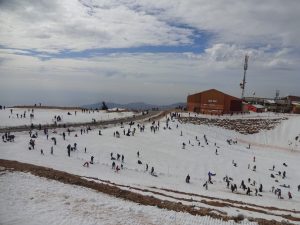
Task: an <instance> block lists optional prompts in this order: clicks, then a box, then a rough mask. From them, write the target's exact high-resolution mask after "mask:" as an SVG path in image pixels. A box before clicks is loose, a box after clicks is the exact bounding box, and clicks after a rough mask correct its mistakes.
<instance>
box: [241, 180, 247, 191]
mask: <svg viewBox="0 0 300 225" xmlns="http://www.w3.org/2000/svg"><path fill="white" fill-rule="evenodd" d="M240 188H243V189H244V190H245V189H246V185H245V183H244V180H242V182H241V185H240Z"/></svg>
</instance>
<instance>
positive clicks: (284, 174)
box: [282, 171, 286, 179]
mask: <svg viewBox="0 0 300 225" xmlns="http://www.w3.org/2000/svg"><path fill="white" fill-rule="evenodd" d="M285 177H286V172H285V171H283V173H282V178H283V179H284V178H285Z"/></svg>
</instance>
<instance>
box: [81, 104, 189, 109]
mask: <svg viewBox="0 0 300 225" xmlns="http://www.w3.org/2000/svg"><path fill="white" fill-rule="evenodd" d="M105 103H106V105H107V107H108V108H109V109H111V108H122V109H132V110H145V109H153V108H158V109H174V108H176V107H178V106H182V107H185V106H186V103H183V102H178V103H174V104H171V105H152V104H147V103H144V102H133V103H128V104H118V103H113V102H105ZM81 107H83V108H87V109H96V108H98V109H99V108H101V107H102V102H98V103H95V104H90V105H83V106H81Z"/></svg>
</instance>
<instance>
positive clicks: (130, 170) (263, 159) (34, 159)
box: [0, 117, 300, 221]
mask: <svg viewBox="0 0 300 225" xmlns="http://www.w3.org/2000/svg"><path fill="white" fill-rule="evenodd" d="M165 122H166V120H165V118H164V119H162V120H161V121H160V128H159V130H157V131H156V132H155V133H154V132H151V130H150V126H151V124H148V123H145V131H144V132H140V130H139V128H138V127H137V124H135V125H134V126H132V127H131V128H130V126H129V125H126V126H125V127H124V128H121V127H120V126H117V127H111V128H107V129H104V130H102V136H100V135H99V134H98V129H97V130H93V131H91V132H89V133H88V134H87V133H83V134H82V135H81V134H80V128H78V129H77V130H76V131H75V132H72V133H71V134H70V136H68V135H67V136H66V140H63V137H62V135H61V134H62V132H63V131H65V130H57V132H55V133H52V131H49V132H50V133H49V139H48V140H47V138H46V136H45V135H44V134H43V133H42V132H40V133H39V137H38V138H37V139H36V149H35V150H28V142H29V140H30V137H29V134H28V132H22V133H15V135H16V138H15V142H14V143H10V142H7V143H3V142H1V144H0V158H2V159H11V160H18V161H21V162H27V163H32V164H36V165H42V166H46V167H52V168H55V169H58V170H62V171H67V172H69V173H73V174H78V175H81V176H88V177H94V178H99V179H102V180H109V181H111V182H114V183H116V184H122V185H129V186H131V187H138V188H141V189H149V190H150V189H151V188H155V190H156V191H158V192H162V190H159V188H167V189H171V190H173V191H182V192H186V193H192V195H190V196H188V195H185V198H189V199H190V198H191V196H192V197H193V199H198V200H199V201H201V200H203V199H205V198H204V197H199V196H198V197H197V195H204V196H211V197H215V198H220V200H219V201H221V202H224V203H226V204H227V203H228V201H227V200H226V199H231V200H236V201H243V202H247V203H249V204H255V205H256V206H252V207H254V208H256V209H260V210H262V209H263V210H265V211H266V212H271V214H266V213H265V214H264V213H259V212H252V211H243V210H241V208H239V207H238V206H236V207H233V206H231V207H216V208H217V209H218V210H221V211H222V212H225V213H228V214H229V215H237V214H239V213H240V212H242V213H243V214H244V215H246V216H250V217H251V216H255V217H262V218H268V219H276V220H278V221H281V220H282V219H283V217H282V215H289V214H290V215H292V216H295V217H297V212H295V213H294V212H293V210H299V209H300V192H298V191H297V185H299V184H300V183H299V181H300V172H299V158H300V155H299V152H297V151H287V150H282V149H272V148H269V147H265V146H255V145H253V146H251V148H250V149H247V146H248V144H246V143H243V142H239V141H238V142H237V144H232V145H229V144H228V143H227V141H226V140H227V139H233V140H236V139H237V138H239V137H240V136H239V135H238V134H237V133H236V132H235V131H228V130H225V129H223V128H219V127H212V126H206V125H192V124H180V123H179V122H178V121H177V120H173V121H170V122H169V127H170V129H169V128H167V129H164V127H166V125H165ZM284 123H286V125H284ZM292 124H294V125H292ZM155 125H157V122H156V123H155ZM177 125H178V127H177ZM289 126H292V127H293V128H292V129H293V132H294V130H297V127H300V117H290V119H289V120H287V121H283V124H282V126H278V127H277V128H276V129H278V130H276V129H275V130H273V131H270V132H269V133H267V132H266V134H265V135H266V136H267V138H270V139H271V138H272V135H273V133H277V132H278V133H281V134H283V135H286V132H285V131H284V130H281V129H287V127H289ZM133 128H135V129H136V133H135V135H134V136H126V135H123V129H125V130H126V131H127V130H128V129H131V131H132V130H133ZM117 130H118V131H119V132H120V133H121V137H120V138H116V137H114V135H113V133H114V132H115V131H117ZM181 132H182V136H181ZM76 134H77V135H76ZM204 134H205V135H206V137H207V139H208V145H206V144H205V141H204ZM293 135H294V134H293ZM196 136H197V138H198V140H199V141H200V146H199V145H198V141H197V140H196ZM51 137H56V139H57V145H53V141H52V140H51ZM247 137H248V138H249V140H250V138H251V137H252V135H247ZM253 138H254V139H255V137H254V135H253ZM183 142H185V143H186V147H185V149H182V143H183ZM74 143H77V148H78V150H76V151H75V152H71V157H68V155H67V148H66V147H67V145H68V144H71V145H72V146H73V144H74ZM51 146H53V148H54V154H53V155H51V154H50V148H51ZM85 148H87V152H86V153H85V152H84V149H85ZM41 149H43V151H44V155H42V154H41V153H40V150H41ZM216 149H217V150H218V154H217V155H216ZM137 151H139V152H140V157H139V158H138V157H137ZM111 153H113V155H114V157H116V154H117V153H119V154H120V155H124V157H125V161H124V163H123V165H124V169H123V170H121V171H119V172H118V173H116V172H115V171H114V170H112V169H111V165H112V161H111V159H110V154H111ZM91 156H94V160H95V164H93V165H90V167H89V168H86V167H83V164H84V162H86V161H89V160H90V158H91ZM254 157H255V162H254ZM138 160H140V161H141V162H142V164H138V163H137V161H138ZM233 161H234V162H235V163H236V164H237V166H236V167H235V166H234V165H233ZM115 162H116V164H117V165H119V166H120V165H121V160H119V161H118V160H115ZM283 163H286V164H287V167H285V166H283ZM146 164H148V165H149V170H150V169H151V167H154V169H155V173H156V174H157V175H158V176H157V177H154V176H151V175H150V174H149V170H148V171H146V170H145V168H146ZM273 165H274V166H275V171H270V169H271V168H272V167H273ZM248 166H249V167H250V168H249V169H248ZM253 166H256V171H253V170H252V169H253ZM209 171H210V172H213V173H216V176H214V177H213V184H209V185H208V190H206V189H205V188H204V187H203V184H204V183H205V182H206V181H207V179H208V175H207V174H208V172H209ZM279 171H280V172H281V173H282V172H283V171H286V178H285V179H283V178H282V176H280V175H276V174H278V172H279ZM187 174H189V175H190V176H191V183H190V184H187V183H185V177H186V175H187ZM271 174H273V175H274V176H275V178H271V177H270V175H271ZM226 175H227V176H229V177H231V178H233V182H232V183H235V184H237V186H238V192H237V193H231V191H230V189H227V188H226V183H225V182H224V181H223V178H224V177H225V176H226ZM248 178H250V179H251V183H253V180H255V182H256V183H255V185H254V186H252V185H250V183H248ZM242 180H244V181H245V184H246V185H247V186H249V187H250V188H251V190H252V193H251V196H247V195H245V191H243V190H242V189H240V188H239V186H240V183H241V181H242ZM276 180H277V182H276ZM260 184H262V185H263V192H262V193H261V194H262V196H255V195H254V192H255V188H258V187H259V185H260ZM284 184H285V185H290V188H284V187H281V186H280V185H284ZM272 186H274V187H275V188H280V189H281V190H282V196H283V198H284V199H278V198H277V196H276V195H274V193H272V192H271V188H272ZM288 191H290V192H291V193H292V195H293V199H288V198H287V193H288ZM170 193H171V192H170ZM170 193H169V194H170ZM144 194H147V195H148V194H149V193H144ZM150 194H151V195H155V194H153V193H150ZM193 194H194V195H193ZM156 195H157V197H160V198H165V197H163V196H162V195H161V196H158V195H159V194H156ZM156 195H155V196H156ZM170 195H171V194H170ZM176 195H177V194H174V193H173V194H172V196H173V197H174V196H175V197H176ZM173 197H169V198H173ZM181 197H182V196H181ZM222 199H223V200H222ZM173 200H174V198H173ZM174 201H176V202H177V201H178V200H176V199H175V200H174ZM185 203H186V204H196V205H199V206H201V207H203V204H204V203H203V202H189V201H186V202H185ZM232 204H233V203H232ZM234 204H238V203H234ZM257 205H259V206H257ZM265 206H275V207H277V208H279V210H275V211H274V210H273V211H270V210H269V209H268V210H267V209H265V208H262V207H265ZM206 207H210V208H212V206H207V205H206ZM285 210H288V211H285ZM298 214H299V213H298ZM298 217H299V215H298Z"/></svg>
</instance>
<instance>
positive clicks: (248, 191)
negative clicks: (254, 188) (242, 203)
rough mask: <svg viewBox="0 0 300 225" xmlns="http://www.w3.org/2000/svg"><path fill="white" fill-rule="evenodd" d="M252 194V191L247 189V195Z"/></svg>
mask: <svg viewBox="0 0 300 225" xmlns="http://www.w3.org/2000/svg"><path fill="white" fill-rule="evenodd" d="M250 192H251V190H250V188H249V187H248V188H247V192H246V195H250Z"/></svg>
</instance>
